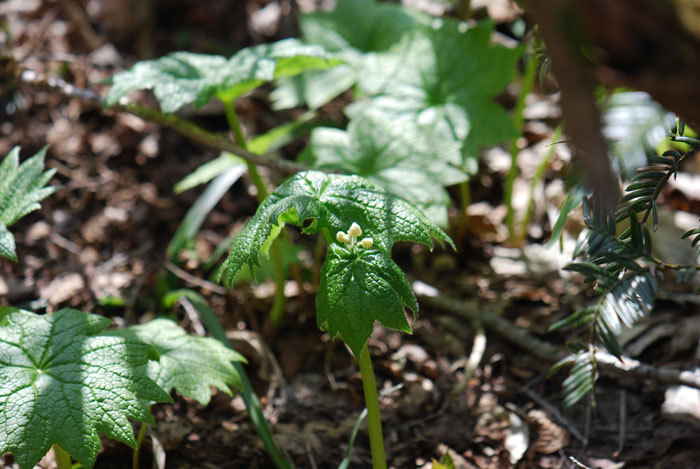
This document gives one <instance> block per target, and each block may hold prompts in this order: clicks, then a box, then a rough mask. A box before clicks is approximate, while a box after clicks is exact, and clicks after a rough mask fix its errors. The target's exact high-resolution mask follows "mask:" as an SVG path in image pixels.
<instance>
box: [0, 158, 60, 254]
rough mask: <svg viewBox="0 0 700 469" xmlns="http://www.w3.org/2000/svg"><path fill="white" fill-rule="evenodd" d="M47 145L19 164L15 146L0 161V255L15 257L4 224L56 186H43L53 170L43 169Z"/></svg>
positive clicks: (30, 208) (24, 212) (29, 209)
mask: <svg viewBox="0 0 700 469" xmlns="http://www.w3.org/2000/svg"><path fill="white" fill-rule="evenodd" d="M47 148H48V147H44V148H42V149H41V150H40V151H39V152H37V154H36V155H34V156H32V157H31V158H29V159H28V160H26V161H25V162H24V163H22V164H20V163H19V147H14V148H13V149H12V150H11V151H10V153H9V154H8V155H7V156H6V157H5V158H4V159H3V161H2V163H0V257H5V258H8V259H11V260H14V261H16V260H17V257H16V254H15V241H14V237H13V236H12V233H10V232H9V231H8V230H7V228H8V227H9V226H11V225H12V224H14V223H16V222H17V220H19V219H20V218H22V217H23V216H25V215H27V214H29V213H31V212H33V211H34V210H37V209H38V208H39V207H40V205H39V202H41V201H42V200H44V199H45V198H46V197H48V196H49V195H51V194H52V193H53V192H54V191H55V190H56V188H55V187H44V185H45V184H46V183H47V182H48V181H49V179H51V177H52V176H53V174H54V173H55V172H56V170H55V169H51V170H48V171H44V156H45V155H46V150H47Z"/></svg>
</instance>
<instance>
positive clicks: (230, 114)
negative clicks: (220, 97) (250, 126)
mask: <svg viewBox="0 0 700 469" xmlns="http://www.w3.org/2000/svg"><path fill="white" fill-rule="evenodd" d="M224 109H225V111H226V120H227V121H228V125H229V127H231V132H233V137H234V139H235V140H236V143H237V144H238V145H239V146H241V147H243V149H244V150H247V149H248V143H247V142H246V139H245V137H244V136H243V131H242V130H241V124H240V122H239V121H238V114H236V109H235V108H234V106H233V101H224ZM246 165H247V166H248V175H250V179H251V180H252V181H253V184H254V185H255V188H256V189H257V190H258V201H259V202H262V201H263V200H265V199H266V198H267V196H268V195H269V192H268V190H267V186H265V183H264V182H263V180H262V178H261V177H260V173H258V168H257V167H256V166H255V165H254V164H253V163H251V162H250V161H246Z"/></svg>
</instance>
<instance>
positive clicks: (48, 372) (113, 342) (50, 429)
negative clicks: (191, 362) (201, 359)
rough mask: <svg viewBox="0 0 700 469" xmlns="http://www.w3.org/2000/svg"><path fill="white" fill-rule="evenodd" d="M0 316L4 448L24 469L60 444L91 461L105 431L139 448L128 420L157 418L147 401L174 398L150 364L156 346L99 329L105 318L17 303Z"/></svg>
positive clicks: (87, 462) (86, 464)
mask: <svg viewBox="0 0 700 469" xmlns="http://www.w3.org/2000/svg"><path fill="white" fill-rule="evenodd" d="M0 317H2V320H1V321H0V364H1V365H2V366H0V409H2V410H3V411H2V413H1V414H0V453H4V452H7V451H11V452H12V453H13V455H14V457H15V460H16V461H17V462H18V463H19V464H20V466H21V467H22V468H23V469H28V468H31V467H34V465H35V464H36V463H38V462H39V460H40V459H41V458H42V457H43V456H44V455H45V454H46V452H47V451H48V450H49V448H50V447H51V445H53V444H58V445H59V446H61V447H62V448H63V449H65V450H66V451H68V453H70V454H71V455H72V456H73V457H75V458H76V459H77V460H78V461H79V462H80V463H81V464H82V465H83V466H84V467H92V466H93V465H94V463H95V458H96V457H97V452H98V450H99V448H100V439H99V436H98V431H99V432H102V433H104V434H105V435H107V436H108V437H109V438H113V439H116V440H119V441H122V442H124V443H126V444H128V445H130V446H132V447H133V446H135V444H136V441H135V439H134V432H133V429H132V426H131V423H130V422H129V420H128V419H129V418H133V419H136V420H140V421H142V422H147V423H150V424H153V423H154V422H153V418H152V417H151V414H150V412H149V410H148V405H147V402H146V401H156V402H170V401H171V398H170V396H169V395H168V394H167V393H166V392H165V391H163V390H162V389H161V388H159V387H158V386H157V385H156V383H154V382H153V381H152V380H151V379H150V378H148V377H147V376H146V371H145V368H144V367H143V365H145V364H146V363H147V362H148V360H149V359H155V358H156V352H155V350H154V349H153V348H152V347H151V346H150V345H147V344H144V343H143V342H140V341H134V340H130V339H125V338H122V337H110V336H104V335H99V334H100V332H101V331H103V330H104V329H105V328H106V327H107V326H109V323H110V321H109V319H107V318H105V317H101V316H97V315H92V314H86V313H83V312H80V311H76V310H73V309H62V310H60V311H57V312H56V313H53V314H47V315H41V316H40V315H36V314H33V313H30V312H28V311H22V310H19V309H17V308H0Z"/></svg>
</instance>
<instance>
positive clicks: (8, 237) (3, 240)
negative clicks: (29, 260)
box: [0, 223, 17, 262]
mask: <svg viewBox="0 0 700 469" xmlns="http://www.w3.org/2000/svg"><path fill="white" fill-rule="evenodd" d="M0 257H4V258H5V259H10V260H11V261H15V262H17V253H16V252H15V237H14V236H13V235H12V233H10V232H9V231H8V229H7V228H6V227H5V225H4V224H2V223H0Z"/></svg>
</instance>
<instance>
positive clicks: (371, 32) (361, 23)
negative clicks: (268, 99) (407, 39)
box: [272, 0, 428, 109]
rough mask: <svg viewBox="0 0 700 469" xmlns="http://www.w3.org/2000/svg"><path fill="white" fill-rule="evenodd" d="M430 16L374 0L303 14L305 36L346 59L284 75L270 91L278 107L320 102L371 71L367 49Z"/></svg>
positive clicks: (384, 45)
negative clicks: (331, 67)
mask: <svg viewBox="0 0 700 469" xmlns="http://www.w3.org/2000/svg"><path fill="white" fill-rule="evenodd" d="M427 18H428V17H427V15H424V14H421V13H420V12H418V11H415V10H412V9H410V8H406V7H403V6H401V5H395V4H392V3H378V2H375V1H374V0H339V1H338V3H337V4H336V7H335V9H334V10H333V11H329V12H324V11H317V12H313V13H306V14H303V15H301V17H300V21H299V23H300V27H301V31H302V38H303V39H304V41H306V42H308V43H311V44H318V45H321V46H323V47H324V48H325V49H326V50H327V51H329V52H332V53H333V56H335V57H337V58H339V59H341V60H342V61H343V62H345V64H342V65H339V66H338V67H336V68H333V69H330V70H316V71H308V72H304V73H303V74H300V75H298V76H295V77H291V78H287V79H284V80H280V83H279V86H278V88H277V89H276V90H275V91H274V92H273V93H272V99H273V101H274V105H275V108H277V109H287V108H291V107H295V106H299V105H301V104H308V105H309V107H311V108H312V109H315V108H318V107H320V106H322V105H323V104H325V103H327V102H328V101H330V100H331V99H333V98H335V97H336V96H338V95H339V94H340V93H342V92H343V91H345V90H347V89H348V88H350V87H351V86H352V85H353V84H354V83H355V82H356V81H357V79H358V78H359V77H360V76H362V75H363V74H365V73H372V70H371V69H369V68H368V67H367V66H366V63H367V60H366V59H367V57H368V56H369V55H371V54H372V53H376V52H383V51H386V50H389V49H390V48H391V47H392V46H394V45H395V44H397V43H398V42H399V41H400V40H401V38H402V37H404V35H406V34H407V33H409V32H410V31H411V30H412V29H413V28H414V26H415V23H416V22H426V21H427Z"/></svg>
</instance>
